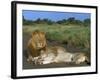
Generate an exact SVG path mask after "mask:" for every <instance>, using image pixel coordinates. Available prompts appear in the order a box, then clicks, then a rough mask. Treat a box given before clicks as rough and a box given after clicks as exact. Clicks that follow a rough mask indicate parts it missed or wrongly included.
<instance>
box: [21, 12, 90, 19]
mask: <svg viewBox="0 0 100 80" xmlns="http://www.w3.org/2000/svg"><path fill="white" fill-rule="evenodd" d="M22 15H23V16H24V18H25V19H26V20H37V19H38V18H40V19H50V20H52V21H59V20H62V19H68V18H70V17H75V19H78V20H84V19H86V18H90V17H91V15H90V13H72V12H52V11H31V10H23V12H22Z"/></svg>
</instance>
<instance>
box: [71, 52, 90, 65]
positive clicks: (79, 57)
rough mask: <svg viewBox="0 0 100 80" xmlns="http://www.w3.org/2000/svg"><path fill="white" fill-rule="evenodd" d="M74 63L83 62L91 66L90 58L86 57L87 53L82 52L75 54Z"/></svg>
mask: <svg viewBox="0 0 100 80" xmlns="http://www.w3.org/2000/svg"><path fill="white" fill-rule="evenodd" d="M73 62H74V63H75V64H81V63H83V62H86V63H87V64H90V61H89V57H88V56H87V55H86V53H82V52H79V53H74V54H73Z"/></svg>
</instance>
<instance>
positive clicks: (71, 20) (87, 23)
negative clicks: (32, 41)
mask: <svg viewBox="0 0 100 80" xmlns="http://www.w3.org/2000/svg"><path fill="white" fill-rule="evenodd" d="M34 24H48V25H52V24H61V25H81V26H86V27H90V24H91V22H90V19H89V18H87V19H84V20H83V21H81V20H77V19H75V18H74V17H70V18H68V19H62V20H59V21H52V20H49V19H40V18H38V19H37V20H35V21H32V20H26V19H25V18H24V17H23V25H34Z"/></svg>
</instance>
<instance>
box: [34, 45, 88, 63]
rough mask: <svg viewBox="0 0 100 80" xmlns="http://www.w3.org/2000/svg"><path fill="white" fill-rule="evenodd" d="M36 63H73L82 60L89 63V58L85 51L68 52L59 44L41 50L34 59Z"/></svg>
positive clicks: (81, 61)
mask: <svg viewBox="0 0 100 80" xmlns="http://www.w3.org/2000/svg"><path fill="white" fill-rule="evenodd" d="M34 60H35V63H36V64H50V63H62V62H63V63H75V64H80V63H83V62H86V63H89V58H88V57H87V56H86V55H85V53H81V52H77V53H70V52H68V51H66V50H65V48H63V47H60V46H53V47H47V49H46V51H42V50H41V54H40V56H38V57H36V58H35V59H34Z"/></svg>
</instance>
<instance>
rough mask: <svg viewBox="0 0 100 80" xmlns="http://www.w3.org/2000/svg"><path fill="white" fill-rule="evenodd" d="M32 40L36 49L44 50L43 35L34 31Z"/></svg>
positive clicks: (44, 41)
mask: <svg viewBox="0 0 100 80" xmlns="http://www.w3.org/2000/svg"><path fill="white" fill-rule="evenodd" d="M32 40H33V43H34V44H35V47H36V48H37V49H41V48H44V47H46V45H47V44H46V37H45V33H44V32H42V31H39V30H36V31H34V32H33V33H32Z"/></svg>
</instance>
